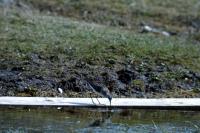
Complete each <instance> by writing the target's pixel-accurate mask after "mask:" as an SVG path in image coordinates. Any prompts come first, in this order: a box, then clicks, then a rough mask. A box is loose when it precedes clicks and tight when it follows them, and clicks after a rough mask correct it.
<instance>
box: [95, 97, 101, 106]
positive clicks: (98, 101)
mask: <svg viewBox="0 0 200 133" xmlns="http://www.w3.org/2000/svg"><path fill="white" fill-rule="evenodd" d="M96 99H97V101H98V102H99V99H98V97H96ZM99 104H100V105H101V103H100V102H99Z"/></svg>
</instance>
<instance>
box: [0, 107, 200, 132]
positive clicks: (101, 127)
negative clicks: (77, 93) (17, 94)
mask: <svg viewBox="0 0 200 133" xmlns="http://www.w3.org/2000/svg"><path fill="white" fill-rule="evenodd" d="M0 132H3V133H10V132H11V133H12V132H15V133H23V132H24V133H26V132H36V133H37V132H38V133H40V132H45V133H51V132H58V133H63V132H78V133H88V132H98V133H100V132H115V133H118V132H130V133H133V132H137V133H145V132H147V133H182V132H183V133H195V132H196V133H198V132H200V112H194V111H155V110H133V109H132V110H112V111H109V110H97V109H62V110H56V109H52V108H51V109H49V108H48V109H44V108H41V109H31V110H27V109H2V108H1V109H0Z"/></svg>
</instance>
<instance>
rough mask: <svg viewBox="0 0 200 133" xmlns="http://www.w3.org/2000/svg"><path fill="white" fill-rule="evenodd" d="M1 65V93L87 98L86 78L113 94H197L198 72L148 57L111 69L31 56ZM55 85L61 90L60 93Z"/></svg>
mask: <svg viewBox="0 0 200 133" xmlns="http://www.w3.org/2000/svg"><path fill="white" fill-rule="evenodd" d="M77 64H79V65H77ZM80 64H82V65H80ZM13 66H14V67H13ZM0 68H1V69H0V87H1V89H0V95H1V96H65V97H87V96H89V92H90V89H89V88H87V86H85V85H84V83H85V82H86V80H85V79H86V78H88V79H91V81H92V82H94V83H95V82H99V83H101V84H103V85H105V86H107V87H108V89H109V90H110V91H111V92H112V95H113V97H138V98H141V97H145V98H150V97H199V96H200V93H199V92H200V90H199V88H200V73H195V72H193V71H190V70H187V69H186V68H183V67H181V66H173V67H172V66H170V67H169V66H167V65H166V64H156V65H155V66H153V65H152V64H151V63H150V62H148V60H147V61H146V62H140V63H135V64H132V63H126V64H117V65H116V68H115V69H110V68H108V67H97V66H93V65H89V64H87V63H85V62H83V61H80V62H77V61H74V60H71V61H69V62H68V63H65V64H56V62H54V61H51V59H41V57H39V56H38V55H31V56H30V60H29V61H28V62H20V63H19V62H9V61H3V62H1V64H0ZM55 68H57V69H55ZM58 68H60V69H58ZM58 70H59V71H58ZM58 88H61V89H62V90H63V91H64V93H63V94H60V93H59V91H58ZM174 90H176V91H174ZM170 92H172V93H170ZM93 95H96V94H94V93H93Z"/></svg>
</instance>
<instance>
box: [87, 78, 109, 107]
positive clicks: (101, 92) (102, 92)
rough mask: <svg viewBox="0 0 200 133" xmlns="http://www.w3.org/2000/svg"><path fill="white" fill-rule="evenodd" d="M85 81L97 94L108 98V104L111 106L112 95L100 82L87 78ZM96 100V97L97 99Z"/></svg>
mask: <svg viewBox="0 0 200 133" xmlns="http://www.w3.org/2000/svg"><path fill="white" fill-rule="evenodd" d="M86 81H87V86H88V87H89V88H90V89H91V90H92V91H93V92H96V93H97V94H99V95H101V96H103V97H106V98H108V100H109V102H110V106H111V100H112V96H111V94H110V91H109V89H108V88H107V87H106V86H104V85H102V84H101V83H94V82H92V81H90V80H89V79H86ZM97 100H98V99H97Z"/></svg>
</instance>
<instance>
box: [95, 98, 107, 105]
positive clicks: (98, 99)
mask: <svg viewBox="0 0 200 133" xmlns="http://www.w3.org/2000/svg"><path fill="white" fill-rule="evenodd" d="M96 99H97V101H98V102H99V105H104V106H106V105H105V104H101V103H100V101H99V99H98V97H96Z"/></svg>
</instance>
